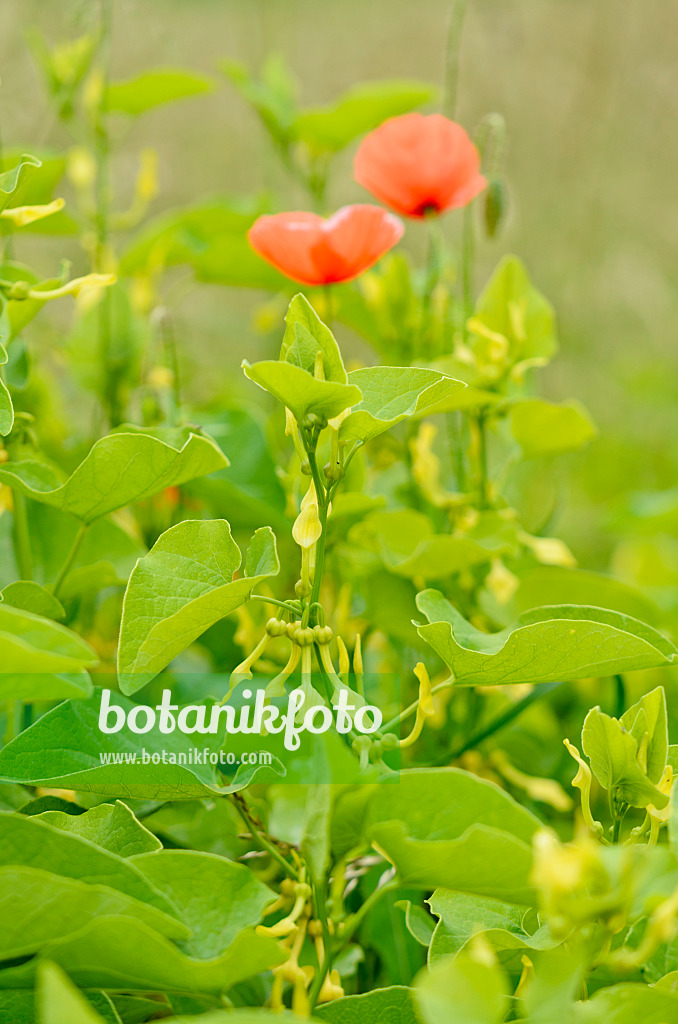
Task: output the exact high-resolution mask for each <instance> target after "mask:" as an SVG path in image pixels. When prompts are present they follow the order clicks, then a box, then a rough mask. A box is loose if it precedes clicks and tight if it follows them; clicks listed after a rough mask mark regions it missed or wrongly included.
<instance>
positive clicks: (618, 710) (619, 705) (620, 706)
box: [614, 675, 626, 718]
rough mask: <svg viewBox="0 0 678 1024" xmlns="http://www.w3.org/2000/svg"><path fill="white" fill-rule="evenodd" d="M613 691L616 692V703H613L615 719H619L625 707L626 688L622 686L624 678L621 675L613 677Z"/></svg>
mask: <svg viewBox="0 0 678 1024" xmlns="http://www.w3.org/2000/svg"><path fill="white" fill-rule="evenodd" d="M614 681H615V691H616V703H615V712H614V717H615V718H621V716H622V715H623V714H624V709H625V707H626V686H625V684H624V677H623V676H622V675H616V676H615V677H614Z"/></svg>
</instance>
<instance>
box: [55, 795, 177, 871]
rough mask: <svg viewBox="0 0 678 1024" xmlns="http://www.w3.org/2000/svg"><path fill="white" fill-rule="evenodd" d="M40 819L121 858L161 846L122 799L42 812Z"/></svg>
mask: <svg viewBox="0 0 678 1024" xmlns="http://www.w3.org/2000/svg"><path fill="white" fill-rule="evenodd" d="M37 818H38V820H39V821H44V822H46V823H47V824H48V825H51V827H52V828H58V829H60V830H61V831H62V832H69V833H71V835H75V836H80V837H81V838H82V839H87V840H89V842H90V843H94V845H95V846H101V847H102V848H103V849H104V850H108V852H109V853H114V854H116V856H118V857H133V856H134V855H136V854H141V853H150V852H153V851H155V850H160V849H162V843H161V842H160V840H159V839H157V838H156V836H154V835H153V833H152V832H149V831H148V829H147V828H144V826H143V825H142V824H141V822H140V821H138V820H137V819H136V818H135V816H134V813H133V812H132V811H131V810H130V809H129V807H128V806H127V804H123V803H122V802H121V801H120V800H116V801H115V803H113V804H98V805H97V806H96V807H91V808H90V809H89V810H88V811H85V813H84V814H67V813H66V812H65V811H43V813H42V814H39V815H37ZM142 873H144V872H142ZM156 888H160V887H159V886H157V887H156Z"/></svg>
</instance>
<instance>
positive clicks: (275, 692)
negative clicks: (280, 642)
mask: <svg viewBox="0 0 678 1024" xmlns="http://www.w3.org/2000/svg"><path fill="white" fill-rule="evenodd" d="M300 655H301V648H300V647H299V646H298V645H297V644H292V650H291V651H290V656H289V659H288V662H287V664H286V665H285V667H284V669H283V670H282V672H279V673H278V675H277V676H274V677H273V679H271V681H270V683H269V684H268V685H267V687H266V691H265V692H266V696H267V697H269V698H270V697H284V696H285V683H286V682H287V680H288V679H289V677H290V676H291V675H292V673H293V672H294V670H295V669H296V667H297V665H298V664H299V657H300Z"/></svg>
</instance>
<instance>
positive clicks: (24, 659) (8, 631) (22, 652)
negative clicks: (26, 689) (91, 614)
mask: <svg viewBox="0 0 678 1024" xmlns="http://www.w3.org/2000/svg"><path fill="white" fill-rule="evenodd" d="M0 652H1V654H2V660H1V662H0V664H1V665H2V671H3V672H7V673H12V672H33V673H42V672H45V673H46V672H65V673H73V672H75V673H78V672H81V671H82V670H83V669H85V668H88V667H91V666H93V665H96V664H97V661H98V660H99V659H98V657H97V655H96V652H95V651H94V650H93V649H92V648H91V647H90V646H89V644H88V643H86V642H85V641H84V640H83V639H82V638H81V637H79V636H78V635H77V634H76V633H73V632H72V631H71V630H70V629H67V628H66V627H65V626H62V625H60V624H59V623H58V622H52V620H51V619H45V618H43V617H42V616H40V615H34V614H33V612H27V611H23V610H22V609H20V608H13V607H12V606H11V605H9V604H6V603H5V602H4V601H3V602H2V603H0Z"/></svg>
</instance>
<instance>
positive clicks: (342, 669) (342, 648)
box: [337, 636, 351, 682]
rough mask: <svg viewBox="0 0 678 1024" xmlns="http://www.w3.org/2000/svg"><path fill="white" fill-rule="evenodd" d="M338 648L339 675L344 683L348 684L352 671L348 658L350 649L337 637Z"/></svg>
mask: <svg viewBox="0 0 678 1024" xmlns="http://www.w3.org/2000/svg"><path fill="white" fill-rule="evenodd" d="M337 647H338V648H339V675H340V676H341V678H342V680H343V682H347V680H348V675H349V672H350V671H351V662H350V660H349V656H348V648H347V646H346V644H345V643H344V641H343V640H342V639H341V637H340V636H337Z"/></svg>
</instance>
